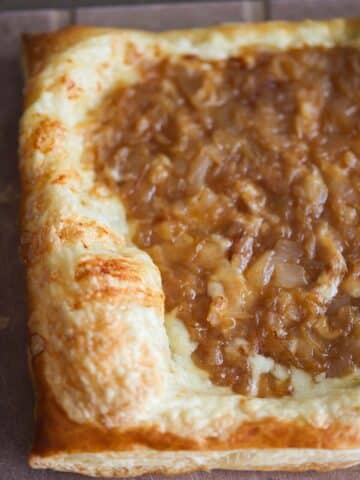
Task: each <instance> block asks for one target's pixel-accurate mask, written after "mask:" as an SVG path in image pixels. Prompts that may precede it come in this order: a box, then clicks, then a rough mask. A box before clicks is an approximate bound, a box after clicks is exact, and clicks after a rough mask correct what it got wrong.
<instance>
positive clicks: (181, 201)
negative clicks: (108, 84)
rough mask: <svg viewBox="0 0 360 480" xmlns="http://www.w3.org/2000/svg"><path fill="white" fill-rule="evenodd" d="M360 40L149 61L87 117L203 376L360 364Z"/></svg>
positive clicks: (230, 377)
mask: <svg viewBox="0 0 360 480" xmlns="http://www.w3.org/2000/svg"><path fill="white" fill-rule="evenodd" d="M359 126H360V53H359V52H358V51H357V50H355V49H352V48H348V47H336V48H331V49H322V48H302V49H296V50H290V51H286V52H268V53H266V52H262V53H260V52H255V53H253V54H249V53H248V54H246V56H243V57H242V58H231V59H228V60H223V61H214V62H209V61H202V60H200V59H197V58H192V57H184V58H179V59H176V60H163V61H161V62H158V63H156V64H152V65H146V66H144V71H143V79H142V81H141V82H140V83H138V84H136V85H133V86H130V87H126V88H122V89H119V90H118V91H117V92H115V93H113V94H112V95H111V97H109V98H108V99H107V100H106V101H105V102H104V104H103V105H102V106H101V109H100V110H99V111H98V112H96V115H95V117H94V120H93V121H91V124H90V126H89V127H88V129H87V135H88V139H89V142H88V143H89V145H90V146H91V155H93V158H94V161H95V163H96V165H97V166H98V168H99V169H100V170H101V174H104V175H106V176H107V178H108V179H109V178H110V181H111V182H113V184H114V187H116V188H117V189H118V192H119V195H120V196H121V199H122V201H123V203H124V205H125V208H126V212H127V216H128V220H129V222H131V223H132V225H133V238H132V240H133V242H134V243H135V244H136V245H137V246H138V247H139V248H141V249H142V250H144V251H146V252H147V253H148V254H149V255H150V256H151V257H152V259H153V260H154V262H155V264H156V265H157V266H158V267H159V269H160V272H161V275H162V282H163V288H164V291H165V297H166V311H167V312H171V311H174V310H175V311H176V315H177V317H178V318H179V319H180V320H181V321H182V322H184V324H185V325H186V327H187V329H188V331H189V334H190V336H191V338H192V339H193V340H194V341H195V342H196V345H197V347H196V349H195V351H194V352H193V355H192V356H193V360H194V362H195V363H196V364H197V365H198V366H199V367H201V368H203V369H205V370H206V371H208V372H209V374H210V378H211V380H212V382H214V383H215V384H218V385H226V386H230V387H231V388H232V389H233V390H234V391H235V392H238V393H242V394H254V390H253V387H252V384H253V382H252V381H253V378H252V375H253V372H252V369H251V365H250V360H249V359H250V358H251V356H252V355H262V356H264V357H268V358H269V359H271V360H272V361H273V363H274V364H276V365H278V367H279V368H277V369H276V368H272V369H270V370H269V371H267V372H265V373H262V374H261V375H260V376H259V378H258V382H257V385H256V392H255V394H256V395H258V396H265V397H267V396H282V395H288V394H291V392H292V384H291V375H290V374H289V372H291V370H292V369H301V370H303V371H305V372H307V373H308V374H310V375H311V376H312V377H313V378H314V379H316V378H319V375H321V376H322V377H341V376H344V375H346V374H348V373H350V372H353V371H354V370H355V369H356V368H357V367H359V365H360V250H359V243H360V229H359V205H360V193H359V192H360V168H359V159H360V137H359Z"/></svg>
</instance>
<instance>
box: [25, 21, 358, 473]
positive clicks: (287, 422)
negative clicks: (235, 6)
mask: <svg viewBox="0 0 360 480" xmlns="http://www.w3.org/2000/svg"><path fill="white" fill-rule="evenodd" d="M359 48H360V23H359V21H357V20H342V19H336V20H330V21H323V22H314V21H304V22H300V23H285V22H275V23H267V24H247V25H226V26H219V27H212V28H207V29H194V30H183V31H181V30H179V31H170V32H164V33H150V32H142V31H133V30H117V29H97V28H84V27H72V28H68V29H65V30H62V31H59V32H55V33H51V34H44V35H43V34H41V35H35V36H26V37H25V38H24V65H25V73H26V87H25V108H24V114H23V117H22V121H21V129H20V130H21V131H20V170H21V178H22V198H23V208H22V251H23V256H24V260H25V263H26V268H27V277H28V293H29V320H28V330H29V362H30V367H31V372H32V377H33V381H34V386H35V391H36V435H35V440H34V444H33V448H32V452H31V455H30V464H31V466H33V467H35V468H53V469H56V470H63V471H73V472H79V473H86V474H90V475H103V476H114V475H121V476H126V475H138V474H142V473H147V472H161V473H181V472H186V471H190V470H197V469H212V468H225V469H258V470H274V469H284V470H306V469H309V468H312V469H319V470H328V469H332V468H338V467H342V466H349V465H353V464H355V463H357V462H359V460H360V417H359V408H360V387H359V366H360V353H359V352H360V222H359V214H360V209H359V204H360V203H359V200H360V136H359V125H360V123H359V121H360V96H359V92H360V49H359Z"/></svg>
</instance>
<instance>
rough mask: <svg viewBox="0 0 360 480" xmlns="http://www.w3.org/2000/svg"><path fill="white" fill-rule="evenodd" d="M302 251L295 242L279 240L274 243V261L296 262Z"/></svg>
mask: <svg viewBox="0 0 360 480" xmlns="http://www.w3.org/2000/svg"><path fill="white" fill-rule="evenodd" d="M302 255H303V251H302V248H301V247H300V245H299V244H298V243H297V242H293V241H291V240H279V241H278V242H277V243H276V245H275V256H274V263H288V262H289V263H297V261H298V260H299V259H300V258H301V257H302Z"/></svg>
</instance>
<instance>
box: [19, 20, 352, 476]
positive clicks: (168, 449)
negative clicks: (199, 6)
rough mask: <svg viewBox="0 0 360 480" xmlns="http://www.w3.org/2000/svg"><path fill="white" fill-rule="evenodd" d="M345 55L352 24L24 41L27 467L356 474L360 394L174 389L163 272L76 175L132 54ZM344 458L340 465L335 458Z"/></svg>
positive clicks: (100, 189)
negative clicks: (84, 142) (307, 51)
mask: <svg viewBox="0 0 360 480" xmlns="http://www.w3.org/2000/svg"><path fill="white" fill-rule="evenodd" d="M94 39H95V40H96V41H95V40H94ZM346 43H349V44H352V45H356V46H359V45H360V21H359V20H349V21H343V20H336V21H330V22H313V23H311V22H310V23H309V22H304V23H302V24H287V23H276V24H259V25H239V26H238V25H234V26H224V27H216V28H210V29H205V30H194V31H184V32H181V31H176V32H169V33H165V34H151V33H144V32H133V31H120V30H119V31H118V30H112V29H93V28H83V27H73V28H70V29H65V30H63V31H60V32H57V33H54V34H50V35H48V34H47V35H39V36H32V37H29V36H26V37H25V38H24V54H25V64H26V72H27V75H28V82H27V87H26V98H25V100H26V101H25V104H26V110H25V113H24V117H23V120H22V128H21V139H20V144H21V146H20V157H21V176H22V185H23V213H22V231H23V233H22V238H23V250H24V257H25V260H26V263H27V271H28V290H29V311H30V320H29V332H30V352H31V353H30V357H31V358H30V362H31V365H32V369H33V372H34V381H35V388H36V392H37V409H36V411H37V429H36V439H35V442H34V446H33V450H32V454H31V458H30V462H31V465H32V466H34V467H39V468H46V467H50V468H55V469H60V470H69V471H77V472H79V473H88V474H92V475H108V476H112V475H122V476H125V475H137V474H142V473H146V472H162V473H180V472H185V471H191V470H195V469H206V468H219V467H220V468H238V469H242V468H255V469H262V470H274V469H283V470H287V469H288V470H293V471H300V470H306V469H309V468H316V469H320V470H327V469H331V468H338V467H339V466H348V465H352V464H354V463H357V462H358V461H359V460H360V424H359V408H360V392H359V387H357V383H356V382H353V383H354V385H353V387H352V388H349V387H347V386H344V387H341V386H340V387H336V388H334V389H329V390H326V391H322V392H321V393H320V394H314V396H313V397H309V396H306V395H305V396H304V397H303V398H290V399H278V400H264V399H255V400H251V399H248V398H244V397H240V396H236V395H232V394H229V393H228V392H224V391H221V392H220V391H219V390H216V389H212V387H209V390H207V391H203V392H201V393H200V394H199V392H198V391H197V390H196V388H195V387H194V388H193V387H192V386H190V387H191V388H190V387H189V388H187V387H184V386H183V385H181V382H180V380H179V378H178V377H177V375H178V370H177V368H175V366H174V363H172V362H173V359H170V354H169V341H168V338H167V336H166V331H165V328H164V326H163V320H164V313H163V303H164V300H163V292H162V289H161V285H160V278H159V272H158V271H157V269H156V267H155V266H154V265H153V264H152V262H151V261H150V260H149V258H148V257H147V256H146V255H144V254H143V253H142V252H139V251H138V250H137V249H135V248H134V247H133V246H132V245H130V244H129V240H128V236H127V230H128V226H127V224H126V221H125V217H124V213H123V210H122V205H121V203H120V201H119V200H118V198H117V196H116V195H114V194H113V193H112V192H111V191H109V190H108V189H107V187H106V186H104V185H99V184H98V182H97V181H96V179H95V180H94V175H93V172H92V170H91V166H86V165H84V164H83V163H82V162H81V137H80V136H79V133H78V128H77V127H78V125H80V124H81V123H82V122H84V121H86V116H87V112H88V110H89V109H91V108H92V107H93V106H94V105H95V104H96V102H100V101H101V99H102V98H103V97H104V96H105V95H106V94H107V93H108V92H109V91H110V90H111V88H113V85H115V84H116V85H117V84H118V83H119V82H123V83H124V84H126V83H131V82H134V81H136V79H137V78H138V77H139V72H138V71H137V70H136V67H135V66H133V65H132V63H131V62H132V60H131V58H132V57H131V56H130V58H129V45H130V47H131V48H132V51H134V49H135V51H136V52H137V55H139V56H140V57H144V58H146V57H147V56H149V57H154V56H155V57H157V56H161V55H181V54H184V53H188V54H195V55H199V56H204V57H206V58H212V56H213V57H214V58H223V57H226V56H230V55H234V54H236V53H238V52H244V54H246V52H247V51H249V50H251V49H254V48H288V47H289V46H291V45H295V46H299V45H304V44H310V45H332V44H346ZM139 332H141V335H140V334H139ZM178 384H180V385H181V386H180V387H178V386H176V385H178ZM174 385H175V386H174ZM261 449H265V450H261ZM267 449H271V451H269V450H267ZM283 449H284V452H283V454H282V453H281V452H282V450H283ZM290 449H295V450H294V452H291V451H290ZM298 449H300V450H298ZM301 449H308V452H306V451H305V450H301ZM316 449H319V450H316ZM339 449H344V450H343V452H344V453H343V456H342V457H341V456H336V455H337V454H336V453H334V454H332V451H333V452H337V451H338V450H339ZM154 450H155V453H156V452H159V455H158V457H157V460H156V459H155V460H154V459H153V457H152V456H151V455H153V453H154ZM272 450H274V451H272ZM278 451H280V457H279V456H277V455H278ZM297 451H298V452H299V453H298V457H294V455H295V454H296V452H297ZM314 451H315V452H318V454H316V455H315V454H314V453H313V452H314ZM184 452H187V453H184ZM248 452H249V453H248ZM251 452H254V453H253V455H254V458H253V459H252V460H251V461H250V460H249V459H248V457H249V456H251V455H250V454H252V453H251ZM259 452H260V453H259ZM261 452H263V456H262V457H261V456H259V454H261ZM137 453H139V455H138V457H136V454H137ZM91 454H93V457H92V456H91ZM117 454H119V456H118V457H116V455H117ZM132 454H134V455H135V457H132V456H131V455H132ZM222 454H223V455H224V456H221V455H222ZM72 455H75V456H74V457H73V456H72ZM76 455H78V456H76ZM81 455H84V456H81ZM89 455H90V457H89ZM96 455H100V457H97V456H96ZM148 455H149V459H147V458H148V457H147V456H148ZM171 455H173V456H172V457H171ZM219 455H220V456H219ZM314 455H315V457H314ZM334 455H335V457H336V459H334V458H335V457H334ZM134 458H137V460H134ZM249 458H250V457H249ZM95 459H96V460H95ZM92 460H94V462H95V463H92Z"/></svg>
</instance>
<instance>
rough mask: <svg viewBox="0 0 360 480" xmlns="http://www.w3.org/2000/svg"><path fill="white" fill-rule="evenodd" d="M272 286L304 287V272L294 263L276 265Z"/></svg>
mask: <svg viewBox="0 0 360 480" xmlns="http://www.w3.org/2000/svg"><path fill="white" fill-rule="evenodd" d="M274 284H275V285H276V286H277V287H282V288H295V287H302V286H304V285H306V277H305V270H304V268H303V267H301V266H300V265H296V264H295V263H278V264H277V265H276V266H275V275H274Z"/></svg>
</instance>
